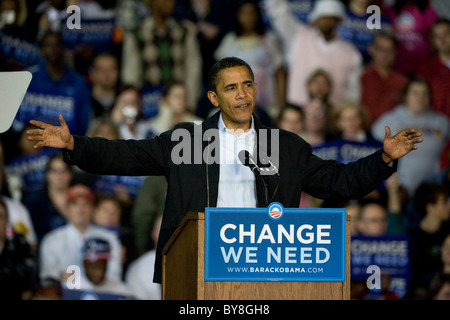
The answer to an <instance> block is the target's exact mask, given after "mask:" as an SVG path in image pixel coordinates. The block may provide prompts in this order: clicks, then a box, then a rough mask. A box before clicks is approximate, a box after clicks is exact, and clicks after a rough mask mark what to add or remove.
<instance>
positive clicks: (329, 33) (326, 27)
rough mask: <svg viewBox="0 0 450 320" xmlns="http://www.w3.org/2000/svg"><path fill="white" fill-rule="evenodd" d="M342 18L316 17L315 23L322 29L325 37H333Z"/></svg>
mask: <svg viewBox="0 0 450 320" xmlns="http://www.w3.org/2000/svg"><path fill="white" fill-rule="evenodd" d="M340 22H341V19H339V18H337V17H321V18H318V19H316V20H315V21H314V22H313V24H314V25H315V26H316V27H317V28H318V29H319V30H320V32H321V33H322V34H323V35H324V36H325V38H329V37H333V36H334V34H335V31H336V28H337V26H338V25H339V23H340Z"/></svg>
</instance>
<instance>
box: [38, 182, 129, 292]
mask: <svg viewBox="0 0 450 320" xmlns="http://www.w3.org/2000/svg"><path fill="white" fill-rule="evenodd" d="M67 202H68V211H67V213H68V215H67V219H68V223H67V225H64V226H61V227H59V228H57V229H55V230H52V231H50V232H49V233H47V234H46V235H45V236H44V238H43V239H42V242H41V245H40V251H39V258H40V261H39V263H40V265H39V267H40V268H39V269H40V270H39V277H40V280H41V281H42V280H44V279H47V278H53V279H57V280H59V281H61V282H62V284H63V285H64V281H66V280H67V279H68V278H69V277H70V276H72V273H68V267H69V266H74V265H75V266H78V267H79V268H80V269H81V268H82V264H83V260H82V247H83V244H84V241H85V239H87V238H92V237H96V238H102V239H105V240H106V241H108V242H109V243H110V245H111V260H110V261H109V265H108V271H107V274H108V276H109V277H111V278H113V279H117V280H119V279H121V278H122V261H121V256H120V248H121V246H120V241H119V238H118V237H117V235H116V234H115V233H113V232H112V231H109V230H106V229H104V228H101V227H97V226H95V225H93V224H92V223H91V219H92V215H93V213H94V203H95V197H94V194H93V193H92V191H91V190H90V189H89V188H88V187H87V186H84V185H81V184H78V185H75V186H73V187H71V188H70V189H69V191H68V192H67ZM69 272H71V271H69Z"/></svg>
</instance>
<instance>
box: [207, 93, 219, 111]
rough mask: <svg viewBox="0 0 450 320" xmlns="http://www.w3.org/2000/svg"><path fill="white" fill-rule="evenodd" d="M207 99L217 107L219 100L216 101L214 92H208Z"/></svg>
mask: <svg viewBox="0 0 450 320" xmlns="http://www.w3.org/2000/svg"><path fill="white" fill-rule="evenodd" d="M208 99H209V101H211V103H212V104H213V105H214V106H215V107H218V106H219V100H218V99H217V94H216V93H215V92H214V91H212V90H209V91H208Z"/></svg>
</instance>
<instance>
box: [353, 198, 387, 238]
mask: <svg viewBox="0 0 450 320" xmlns="http://www.w3.org/2000/svg"><path fill="white" fill-rule="evenodd" d="M361 210H362V211H361V220H360V221H358V229H359V232H361V233H362V234H363V235H366V236H382V235H385V234H386V230H387V212H386V209H385V208H383V207H382V206H380V205H378V204H368V205H366V206H365V207H364V208H363V209H361Z"/></svg>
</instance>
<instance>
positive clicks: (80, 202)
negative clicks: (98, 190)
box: [68, 197, 94, 227]
mask: <svg viewBox="0 0 450 320" xmlns="http://www.w3.org/2000/svg"><path fill="white" fill-rule="evenodd" d="M93 213H94V204H93V203H92V202H91V201H90V200H88V199H86V198H83V197H77V198H75V199H73V200H72V201H71V202H69V204H68V219H69V221H70V223H72V224H74V225H76V226H80V227H85V226H88V225H89V224H90V223H91V218H92V215H93Z"/></svg>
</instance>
